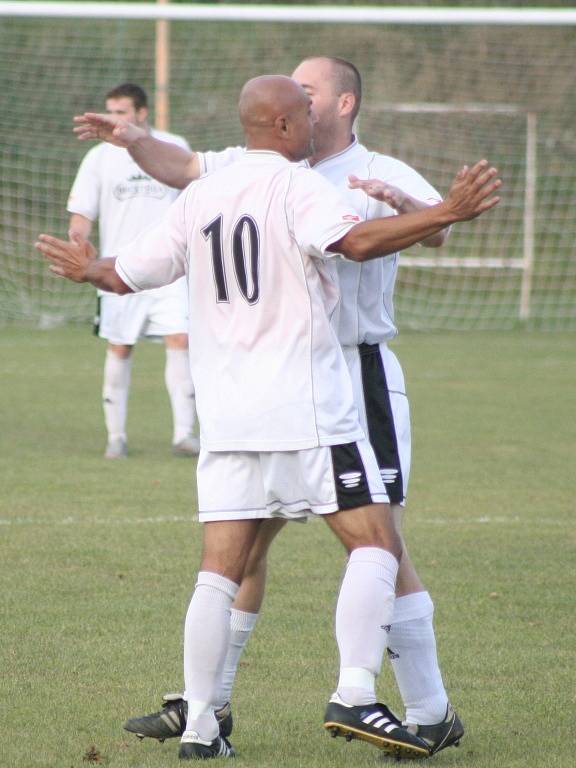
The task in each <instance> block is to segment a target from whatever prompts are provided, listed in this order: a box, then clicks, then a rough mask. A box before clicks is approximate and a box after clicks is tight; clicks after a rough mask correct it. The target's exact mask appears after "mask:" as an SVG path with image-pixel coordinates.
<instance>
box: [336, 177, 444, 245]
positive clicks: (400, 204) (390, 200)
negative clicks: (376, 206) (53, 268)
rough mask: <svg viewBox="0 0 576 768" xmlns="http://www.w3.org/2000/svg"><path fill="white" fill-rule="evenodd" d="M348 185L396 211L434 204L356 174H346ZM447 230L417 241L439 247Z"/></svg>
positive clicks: (422, 208)
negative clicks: (360, 177)
mask: <svg viewBox="0 0 576 768" xmlns="http://www.w3.org/2000/svg"><path fill="white" fill-rule="evenodd" d="M348 186H349V187H350V189H361V190H363V191H364V192H365V193H366V194H367V195H368V196H369V197H373V198H374V199H375V200H379V201H380V202H381V203H386V204H387V205H389V206H390V208H393V209H394V210H395V211H397V212H398V213H415V212H416V211H423V210H425V209H426V208H429V207H430V205H434V203H424V202H422V201H421V200H417V199H416V198H415V197H412V196H411V195H409V194H408V193H407V192H404V191H403V190H401V189H399V188H398V187H394V186H393V185H392V184H387V183H386V182H385V181H380V180H379V179H359V178H358V177H357V176H348ZM448 232H449V227H447V228H446V229H441V230H440V232H435V233H434V234H433V235H430V237H425V238H423V239H422V240H419V241H418V242H419V243H420V245H424V246H426V247H427V248H439V247H440V246H441V245H444V243H445V242H446V239H447V237H448Z"/></svg>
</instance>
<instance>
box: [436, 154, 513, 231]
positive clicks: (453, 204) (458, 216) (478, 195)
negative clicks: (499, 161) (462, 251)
mask: <svg viewBox="0 0 576 768" xmlns="http://www.w3.org/2000/svg"><path fill="white" fill-rule="evenodd" d="M497 176H498V170H497V169H496V168H494V167H493V166H491V165H490V164H489V163H488V161H487V160H480V161H479V162H477V163H476V164H475V165H473V166H472V167H471V168H469V167H468V166H467V165H465V166H463V167H462V168H461V169H460V170H459V171H458V173H457V174H456V178H455V179H454V181H453V182H452V186H451V187H450V191H449V192H448V194H447V195H446V198H445V200H444V203H445V204H446V206H447V207H448V208H449V210H450V211H451V212H452V213H453V214H454V217H455V220H456V221H468V220H469V219H475V218H476V216H480V214H481V213H484V212H485V211H488V210H490V208H493V207H494V206H495V205H497V204H498V203H499V202H500V197H499V196H498V195H495V194H494V192H496V191H497V190H498V189H500V187H501V186H502V180H501V179H499V178H497Z"/></svg>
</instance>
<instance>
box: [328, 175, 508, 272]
mask: <svg viewBox="0 0 576 768" xmlns="http://www.w3.org/2000/svg"><path fill="white" fill-rule="evenodd" d="M497 174H498V171H497V170H496V168H494V167H490V166H489V164H488V161H487V160H480V161H479V162H478V163H476V164H475V165H474V166H472V168H469V167H468V166H464V167H463V168H462V169H461V170H460V171H459V172H458V174H457V175H456V178H455V179H454V182H453V183H452V186H451V188H450V191H449V192H448V194H447V196H446V199H445V200H444V201H443V202H441V203H438V204H437V205H432V206H430V207H428V208H425V209H424V210H420V211H415V212H413V213H406V214H404V215H402V216H389V217H387V218H384V219H372V221H364V222H362V223H361V224H356V226H354V227H352V229H350V230H349V231H348V232H347V233H346V235H344V237H343V238H342V239H341V240H339V241H338V242H336V243H333V244H332V245H331V246H330V248H329V250H330V251H333V252H336V253H342V254H343V255H344V256H346V257H347V258H349V259H352V260H353V261H367V260H368V259H375V258H378V257H379V256H386V255H387V254H389V253H395V252H397V251H402V250H404V249H405V248H409V247H410V246H411V245H414V244H415V243H418V242H420V241H421V240H423V239H425V238H428V237H430V236H431V235H434V234H435V233H437V232H440V231H441V230H442V229H445V228H446V227H449V226H450V225H451V224H455V223H456V222H458V221H468V220H470V219H474V218H476V217H477V216H480V215H481V214H482V213H484V212H485V211H488V210H490V209H491V208H493V207H494V206H495V205H497V204H498V203H499V202H500V198H499V197H498V196H497V195H495V194H494V193H495V192H496V191H497V190H498V189H499V188H500V187H501V186H502V182H501V180H500V179H498V178H496V177H497Z"/></svg>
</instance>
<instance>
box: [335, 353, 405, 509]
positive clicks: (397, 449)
mask: <svg viewBox="0 0 576 768" xmlns="http://www.w3.org/2000/svg"><path fill="white" fill-rule="evenodd" d="M343 350H344V358H345V359H346V363H347V365H348V370H349V371H350V376H351V378H352V386H353V390H354V401H355V403H356V407H357V409H358V413H359V414H360V423H361V424H362V428H363V429H364V432H365V433H366V435H368V438H369V440H370V443H371V445H372V448H373V449H374V453H375V455H376V460H377V462H378V467H379V469H380V474H381V475H382V479H383V481H384V484H385V486H386V491H387V493H388V496H389V497H390V503H391V504H401V505H404V504H405V503H406V492H407V490H408V478H409V476H410V457H411V437H410V407H409V404H408V397H407V396H406V385H405V383H404V374H403V372H402V367H401V365H400V363H399V362H398V358H397V357H396V355H395V354H394V353H393V352H392V351H391V350H390V349H389V348H388V346H387V345H386V344H360V345H359V346H357V347H344V348H343Z"/></svg>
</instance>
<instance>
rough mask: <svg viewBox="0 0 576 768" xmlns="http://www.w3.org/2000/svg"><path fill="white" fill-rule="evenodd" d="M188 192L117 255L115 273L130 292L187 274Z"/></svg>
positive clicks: (152, 286) (157, 286) (167, 281)
mask: <svg viewBox="0 0 576 768" xmlns="http://www.w3.org/2000/svg"><path fill="white" fill-rule="evenodd" d="M187 199H188V191H185V192H183V193H182V194H181V195H180V197H179V198H178V199H177V200H176V201H175V202H174V203H172V205H171V206H170V208H169V209H168V210H167V212H166V213H165V214H164V216H163V217H162V218H161V219H160V220H159V221H158V222H157V223H156V224H154V225H153V226H151V227H149V228H147V229H145V230H144V231H143V232H141V233H140V234H139V235H138V237H136V238H135V239H134V240H132V242H131V243H129V244H128V245H126V246H124V247H123V248H120V249H119V251H118V253H117V254H116V257H117V258H116V272H117V273H118V275H119V276H120V278H121V279H122V280H123V281H124V282H125V283H126V285H127V286H129V287H130V288H131V289H132V290H133V291H143V290H147V289H149V288H159V287H160V286H162V285H168V283H173V282H174V281H175V280H177V279H178V278H179V277H183V276H184V275H185V274H186V254H187V234H186V202H187Z"/></svg>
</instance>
